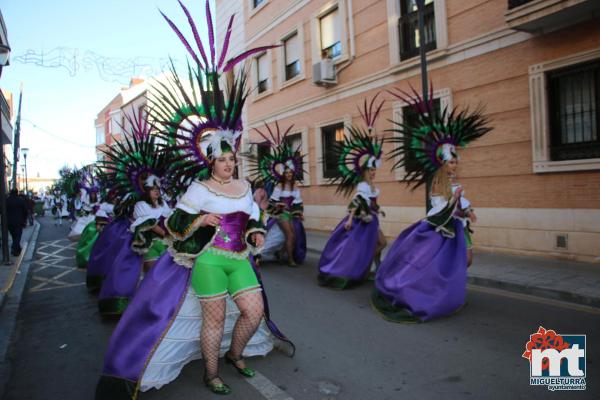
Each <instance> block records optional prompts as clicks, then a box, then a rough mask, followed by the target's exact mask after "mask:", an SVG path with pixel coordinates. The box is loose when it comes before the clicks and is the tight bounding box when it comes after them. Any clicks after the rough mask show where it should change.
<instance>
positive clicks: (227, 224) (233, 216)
mask: <svg viewBox="0 0 600 400" xmlns="http://www.w3.org/2000/svg"><path fill="white" fill-rule="evenodd" d="M249 219H250V216H249V215H248V214H246V213H245V212H242V211H238V212H234V213H230V214H222V215H221V223H220V224H219V226H218V228H217V233H216V235H215V238H214V240H213V243H212V245H213V246H214V247H218V248H219V249H223V250H228V251H233V252H236V253H239V252H242V251H244V250H246V240H245V238H244V235H245V233H246V225H247V224H248V220H249Z"/></svg>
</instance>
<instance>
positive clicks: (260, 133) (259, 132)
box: [252, 128, 270, 144]
mask: <svg viewBox="0 0 600 400" xmlns="http://www.w3.org/2000/svg"><path fill="white" fill-rule="evenodd" d="M252 129H253V130H255V131H256V132H258V134H259V135H260V136H262V137H263V139H265V140H266V141H267V142H270V140H269V139H268V138H267V137H266V136H265V135H264V134H263V133H262V132H261V131H260V130H258V129H257V128H252ZM257 144H260V143H257Z"/></svg>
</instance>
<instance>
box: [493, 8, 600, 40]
mask: <svg viewBox="0 0 600 400" xmlns="http://www.w3.org/2000/svg"><path fill="white" fill-rule="evenodd" d="M599 13H600V1H599V0H508V9H507V10H506V13H505V14H504V16H505V19H506V23H507V24H508V26H509V27H511V28H512V29H516V30H519V31H525V32H531V33H545V32H551V31H553V30H556V29H562V28H565V27H567V26H569V25H573V24H578V23H581V22H583V21H586V20H589V19H592V18H595V17H597V16H598V15H599Z"/></svg>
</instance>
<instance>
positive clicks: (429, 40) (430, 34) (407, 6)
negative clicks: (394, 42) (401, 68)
mask: <svg viewBox="0 0 600 400" xmlns="http://www.w3.org/2000/svg"><path fill="white" fill-rule="evenodd" d="M400 15H401V16H400V19H399V20H398V32H399V33H400V60H407V59H409V58H412V57H416V56H418V55H419V51H420V47H421V38H420V37H419V13H418V9H417V0H400ZM423 18H424V22H425V37H424V38H423V39H424V40H423V42H424V43H425V50H426V51H431V50H434V49H436V48H437V45H436V40H435V13H434V7H433V0H425V9H424V11H423Z"/></svg>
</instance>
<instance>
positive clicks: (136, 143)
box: [100, 115, 173, 204]
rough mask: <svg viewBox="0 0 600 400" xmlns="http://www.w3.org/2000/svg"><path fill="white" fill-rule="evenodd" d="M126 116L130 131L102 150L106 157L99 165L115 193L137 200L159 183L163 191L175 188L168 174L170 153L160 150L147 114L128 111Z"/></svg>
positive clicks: (128, 199)
mask: <svg viewBox="0 0 600 400" xmlns="http://www.w3.org/2000/svg"><path fill="white" fill-rule="evenodd" d="M126 118H127V121H128V122H129V126H130V127H131V129H130V131H129V132H126V134H125V135H124V139H123V140H122V141H115V143H114V144H113V145H112V146H111V147H110V148H109V149H108V150H103V152H104V154H106V159H105V160H104V161H101V162H100V167H101V168H102V169H103V171H104V173H105V175H106V180H107V181H108V182H111V185H112V190H113V191H114V192H115V194H116V195H117V196H118V197H120V198H121V199H123V200H125V199H126V201H127V202H128V203H131V204H135V202H137V201H139V200H140V199H141V198H142V196H143V195H144V193H145V192H146V190H147V189H148V188H152V187H153V186H157V187H158V188H159V189H161V191H162V192H163V193H169V192H170V191H172V190H173V188H172V187H171V185H169V182H170V181H169V180H168V179H167V178H166V175H167V172H168V167H169V163H168V159H167V155H166V154H165V153H164V152H161V151H159V148H158V146H157V145H156V143H155V140H156V138H155V136H154V135H152V134H151V133H150V124H149V123H148V120H147V117H144V116H134V117H133V118H131V117H130V116H129V115H126ZM123 128H124V129H125V127H123Z"/></svg>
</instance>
